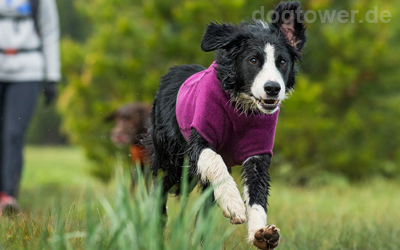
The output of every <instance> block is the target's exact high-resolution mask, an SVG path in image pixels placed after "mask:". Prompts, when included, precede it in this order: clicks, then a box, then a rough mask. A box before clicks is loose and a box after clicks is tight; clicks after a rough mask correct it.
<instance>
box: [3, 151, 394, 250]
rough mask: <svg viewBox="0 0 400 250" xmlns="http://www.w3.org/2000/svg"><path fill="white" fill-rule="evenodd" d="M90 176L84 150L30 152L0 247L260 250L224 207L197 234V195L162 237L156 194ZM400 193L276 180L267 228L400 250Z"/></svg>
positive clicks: (384, 186) (288, 237) (286, 241)
mask: <svg viewBox="0 0 400 250" xmlns="http://www.w3.org/2000/svg"><path fill="white" fill-rule="evenodd" d="M89 171H90V166H89V163H88V162H87V161H86V160H85V159H84V157H83V155H82V154H81V152H80V150H78V149H76V148H48V147H44V148H42V147H28V148H27V149H26V157H25V170H24V173H23V178H22V183H21V192H20V193H21V194H20V198H19V202H20V206H21V210H22V213H21V214H19V215H17V216H15V217H6V216H3V217H2V218H0V249H85V250H86V249H146V250H147V249H174V250H175V249H182V250H183V249H201V247H200V246H201V244H200V243H199V241H200V238H201V237H200V236H202V237H203V238H204V239H205V241H204V243H203V248H202V249H255V248H254V247H252V246H251V245H249V244H247V243H246V239H245V236H246V226H245V225H239V226H233V225H230V224H229V220H228V219H225V218H223V216H222V213H221V211H220V210H219V209H218V208H216V209H214V210H213V212H212V213H210V214H209V215H208V216H207V217H205V218H203V219H199V220H198V221H200V222H197V223H196V229H194V228H195V227H194V218H195V211H196V210H197V208H198V207H199V205H200V204H198V202H197V201H198V200H201V199H202V198H204V196H201V197H200V196H199V194H197V192H195V193H193V194H192V195H191V196H190V197H189V198H188V200H186V199H184V198H183V199H178V198H175V197H171V198H170V199H169V202H168V212H169V220H168V222H167V229H166V232H165V234H164V235H162V236H161V232H160V231H159V228H160V225H159V221H160V220H159V217H158V216H159V211H158V210H157V209H155V207H157V204H158V200H157V199H154V196H155V197H156V196H157V195H154V194H151V195H148V194H147V193H146V192H145V190H144V188H141V187H139V188H138V189H137V192H136V194H135V195H130V194H129V191H128V189H129V188H128V184H127V181H126V178H125V179H124V178H122V177H121V178H120V181H119V182H117V181H114V182H112V183H111V184H107V185H106V184H103V183H101V182H99V181H97V180H96V179H94V178H92V177H91V176H90V174H89ZM234 174H235V175H236V176H237V175H238V170H237V169H235V170H234ZM272 178H273V176H272ZM121 180H122V181H121ZM124 180H125V181H124ZM238 181H239V180H238ZM121 182H122V183H125V184H121ZM399 189H400V184H399V183H397V182H394V181H391V182H388V181H385V180H380V179H376V180H372V181H368V182H367V181H365V182H363V183H358V184H356V185H346V184H343V183H342V184H341V185H334V184H331V185H327V186H320V187H313V188H306V187H303V188H301V187H291V186H288V185H286V184H284V183H280V182H279V180H275V181H274V182H273V184H272V190H271V197H270V199H269V204H270V206H269V211H268V222H269V224H276V225H277V226H278V227H280V229H281V236H282V240H281V244H280V246H279V248H278V249H301V250H303V249H362V250H367V249H371V250H372V249H373V250H376V249H393V250H395V249H396V250H397V249H400V226H399V221H400V209H399V208H400V193H399ZM154 193H156V192H154Z"/></svg>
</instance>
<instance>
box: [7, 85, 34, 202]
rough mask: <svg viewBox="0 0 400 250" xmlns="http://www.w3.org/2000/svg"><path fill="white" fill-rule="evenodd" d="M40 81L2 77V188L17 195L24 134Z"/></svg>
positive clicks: (12, 194)
mask: <svg viewBox="0 0 400 250" xmlns="http://www.w3.org/2000/svg"><path fill="white" fill-rule="evenodd" d="M40 87H41V83H40V82H33V81H32V82H1V81H0V138H1V140H0V191H4V192H6V193H7V194H8V195H10V196H13V197H16V196H17V195H18V189H19V181H20V179H21V171H22V163H23V159H22V150H23V142H24V135H25V132H26V129H27V127H28V124H29V121H30V120H31V117H32V113H33V111H34V109H35V106H36V100H37V97H38V95H39V92H40Z"/></svg>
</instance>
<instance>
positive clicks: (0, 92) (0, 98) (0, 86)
mask: <svg viewBox="0 0 400 250" xmlns="http://www.w3.org/2000/svg"><path fill="white" fill-rule="evenodd" d="M6 86H7V84H6V83H4V82H0V191H2V190H3V179H2V173H1V172H2V171H1V169H3V162H2V155H3V145H2V144H3V143H2V141H3V122H4V118H3V107H4V105H3V103H4V90H5V88H6Z"/></svg>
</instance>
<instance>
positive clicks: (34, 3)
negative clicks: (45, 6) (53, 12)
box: [30, 0, 41, 37]
mask: <svg viewBox="0 0 400 250" xmlns="http://www.w3.org/2000/svg"><path fill="white" fill-rule="evenodd" d="M30 3H31V11H32V18H33V22H34V24H35V29H36V32H37V33H38V35H39V37H40V36H41V35H40V29H39V18H38V12H39V0H30Z"/></svg>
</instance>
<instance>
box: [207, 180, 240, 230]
mask: <svg viewBox="0 0 400 250" xmlns="http://www.w3.org/2000/svg"><path fill="white" fill-rule="evenodd" d="M232 182H233V181H232ZM214 196H215V199H216V201H217V202H218V205H219V206H220V207H221V209H222V211H223V214H224V216H225V217H227V218H231V223H232V224H243V223H245V222H246V208H245V206H244V202H243V200H242V197H241V196H240V192H239V190H238V189H237V187H236V184H235V183H234V182H233V183H230V182H227V183H224V184H222V185H219V186H218V187H216V188H215V190H214Z"/></svg>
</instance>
